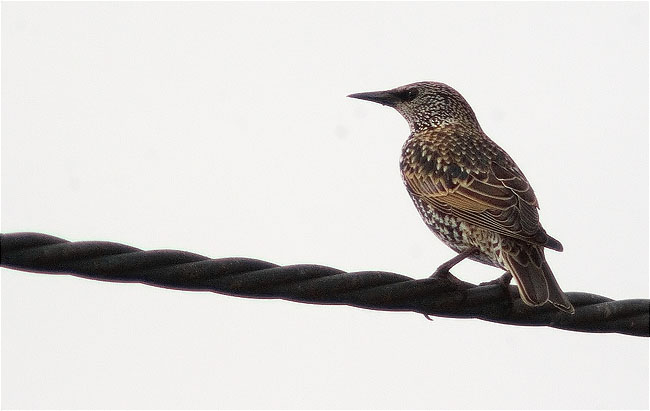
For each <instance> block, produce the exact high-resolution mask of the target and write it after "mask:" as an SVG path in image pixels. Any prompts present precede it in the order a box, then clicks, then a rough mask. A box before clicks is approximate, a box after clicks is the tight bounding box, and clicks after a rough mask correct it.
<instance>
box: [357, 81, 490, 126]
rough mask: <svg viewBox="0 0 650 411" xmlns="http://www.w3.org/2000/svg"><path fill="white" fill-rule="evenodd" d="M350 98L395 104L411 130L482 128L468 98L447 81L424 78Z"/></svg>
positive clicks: (388, 104)
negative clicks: (419, 80) (454, 127)
mask: <svg viewBox="0 0 650 411" xmlns="http://www.w3.org/2000/svg"><path fill="white" fill-rule="evenodd" d="M348 97H352V98H358V99H361V100H368V101H373V102H375V103H380V104H383V105H385V106H390V107H393V108H394V109H395V110H397V111H399V113H400V114H401V115H402V116H403V117H404V118H405V119H406V121H407V122H408V123H409V127H410V128H411V132H413V133H415V132H418V131H422V130H426V129H431V128H436V127H444V126H447V125H451V124H458V125H462V126H465V127H473V128H477V129H478V130H480V129H481V127H480V126H479V124H478V121H477V120H476V116H475V115H474V111H473V110H472V108H471V107H470V106H469V104H467V101H465V99H464V98H463V96H461V95H460V93H459V92H457V91H456V90H454V89H453V88H451V87H449V86H448V85H446V84H443V83H436V82H433V81H421V82H419V83H413V84H407V85H405V86H400V87H397V88H394V89H391V90H385V91H371V92H367V93H355V94H350V95H349V96H348Z"/></svg>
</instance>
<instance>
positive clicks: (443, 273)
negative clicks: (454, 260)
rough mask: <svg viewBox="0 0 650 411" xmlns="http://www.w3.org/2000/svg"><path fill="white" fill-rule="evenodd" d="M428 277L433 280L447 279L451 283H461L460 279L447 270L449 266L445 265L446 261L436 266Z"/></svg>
mask: <svg viewBox="0 0 650 411" xmlns="http://www.w3.org/2000/svg"><path fill="white" fill-rule="evenodd" d="M429 278H431V279H434V280H443V281H448V282H450V283H452V284H461V283H462V281H461V280H459V279H458V278H457V277H456V276H454V275H453V274H452V273H450V272H449V268H448V267H446V263H445V264H443V265H441V266H440V267H438V268H436V271H434V272H433V274H431V276H429Z"/></svg>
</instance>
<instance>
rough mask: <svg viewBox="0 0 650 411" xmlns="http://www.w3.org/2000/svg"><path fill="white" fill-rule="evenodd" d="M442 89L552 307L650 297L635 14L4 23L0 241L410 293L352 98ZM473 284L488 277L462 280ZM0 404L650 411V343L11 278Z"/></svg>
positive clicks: (254, 12) (401, 131) (385, 114)
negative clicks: (348, 279) (508, 167)
mask: <svg viewBox="0 0 650 411" xmlns="http://www.w3.org/2000/svg"><path fill="white" fill-rule="evenodd" d="M421 80H434V81H441V82H444V83H447V84H449V85H451V86H453V87H454V88H456V89H457V90H458V91H459V92H460V93H461V94H463V96H465V98H466V99H467V100H468V102H469V103H470V104H471V105H472V107H473V108H474V110H475V112H476V114H477V116H478V119H479V121H480V123H481V125H482V127H483V129H484V130H485V131H486V133H487V134H488V135H489V136H490V137H491V138H492V139H493V140H495V141H496V142H497V143H498V144H500V145H501V146H502V147H503V148H504V149H506V150H507V151H508V152H509V153H510V155H511V156H512V157H513V158H514V159H515V160H516V161H517V163H518V164H519V166H520V168H521V169H522V170H523V171H524V173H525V174H526V176H527V177H528V179H529V180H530V182H531V183H532V185H533V187H534V189H535V192H536V194H537V196H538V198H539V201H540V205H541V210H540V218H541V221H542V223H543V225H544V226H545V228H546V229H547V231H548V232H549V233H550V234H552V235H553V236H554V237H556V238H558V239H559V240H560V241H562V243H563V244H564V249H565V251H564V252H563V253H557V252H553V251H550V252H548V253H547V255H548V260H549V263H550V265H551V267H552V268H553V270H554V272H555V274H556V276H557V278H558V281H559V283H560V284H561V286H562V288H563V289H564V290H565V291H585V292H591V293H595V294H600V295H605V296H608V297H611V298H615V299H625V298H648V295H649V293H648V135H649V132H648V108H649V107H648V5H647V3H582V2H581V3H569V4H565V3H560V4H557V3H543V4H542V3H501V4H493V3H461V4H456V3H454V4H451V3H346V4H340V3H303V4H296V3H282V4H278V3H265V4H255V3H243V4H242V3H236V4H234V3H192V4H175V3H64V4H57V3H48V4H43V3H6V2H3V4H2V158H1V160H2V165H1V171H2V207H1V211H2V217H1V223H2V232H5V233H8V232H16V231H36V232H42V233H47V234H51V235H56V236H59V237H62V238H65V239H68V240H107V241H116V242H121V243H125V244H129V245H132V246H135V247H139V248H143V249H161V248H173V249H181V250H187V251H192V252H195V253H199V254H203V255H206V256H209V257H214V258H217V257H231V256H245V257H252V258H259V259H264V260H267V261H271V262H274V263H277V264H297V263H316V264H324V265H329V266H333V267H336V268H339V269H343V270H346V271H358V270H385V271H392V272H397V273H401V274H405V275H409V276H412V277H415V278H424V277H426V276H428V275H429V274H430V273H431V272H432V271H433V270H434V269H435V267H437V266H438V265H439V264H440V263H442V262H443V261H445V260H447V259H448V258H450V257H452V256H453V255H454V253H453V252H452V251H451V250H450V249H449V248H447V247H446V246H445V245H443V244H442V243H441V242H440V241H439V240H437V239H436V238H435V237H434V236H433V234H431V233H430V232H429V231H428V229H427V228H426V226H425V225H424V223H423V222H422V221H421V220H420V217H419V216H418V214H417V212H416V210H415V208H414V207H413V205H412V203H411V200H410V199H409V197H408V195H407V193H406V190H405V189H404V187H403V184H402V182H401V178H400V173H399V167H398V160H399V156H400V150H401V146H402V144H403V142H404V140H405V138H406V137H407V136H408V126H407V124H406V122H405V121H404V120H403V119H402V118H401V117H400V116H399V114H398V113H397V112H395V111H393V110H391V109H389V108H385V107H381V106H379V105H374V104H371V103H368V102H363V101H359V100H353V99H349V98H346V97H345V96H346V95H347V94H350V93H353V92H361V91H369V90H380V89H387V88H392V87H395V86H399V85H402V84H407V83H411V82H414V81H421ZM453 272H454V273H455V274H456V275H458V276H459V277H461V278H463V279H464V280H467V281H470V282H475V283H477V282H481V281H487V280H490V279H493V278H496V277H497V276H499V275H500V274H501V271H499V270H497V269H494V268H491V267H487V266H483V265H481V264H479V263H476V262H472V261H465V262H463V263H461V264H460V265H459V266H457V267H456V268H455V269H454V270H453ZM1 279H2V290H1V295H2V407H3V408H261V407H263V408H619V409H621V408H648V406H649V403H648V385H649V378H648V360H649V354H648V340H647V339H644V338H638V337H630V336H623V335H593V334H581V333H574V332H568V331H562V330H556V329H550V328H527V327H514V326H506V325H499V324H492V323H487V322H482V321H479V320H458V319H443V318H436V319H435V320H434V321H433V322H429V321H426V320H425V319H424V318H423V316H421V315H418V314H415V313H390V312H373V311H368V310H361V309H357V308H352V307H338V306H311V305H304V304H298V303H292V302H286V301H279V300H251V299H241V298H235V297H228V296H222V295H217V294H212V293H207V292H201V293H192V292H182V291H171V290H166V289H159V288H154V287H149V286H144V285H140V284H112V283H103V282H98V281H91V280H85V279H79V278H75V277H71V276H50V275H43V274H31V273H24V272H19V271H13V270H6V269H3V270H2V276H1Z"/></svg>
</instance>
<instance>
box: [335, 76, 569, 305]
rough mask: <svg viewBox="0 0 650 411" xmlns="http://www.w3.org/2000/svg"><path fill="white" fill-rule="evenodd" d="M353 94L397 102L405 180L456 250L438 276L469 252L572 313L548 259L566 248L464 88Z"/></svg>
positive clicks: (528, 298) (534, 299)
mask: <svg viewBox="0 0 650 411" xmlns="http://www.w3.org/2000/svg"><path fill="white" fill-rule="evenodd" d="M348 97H353V98H358V99H362V100H368V101H372V102H376V103H380V104H383V105H386V106H389V107H393V108H394V109H396V110H397V111H398V112H399V113H400V114H401V115H402V116H403V117H404V118H405V119H406V121H407V122H408V124H409V127H410V129H411V134H410V136H409V137H408V139H407V140H406V143H405V144H404V147H403V148H402V156H401V158H400V168H401V171H402V178H403V180H404V184H405V185H406V188H407V190H408V192H409V194H410V195H411V199H412V200H413V203H414V204H415V207H416V208H417V209H418V211H419V213H420V215H421V216H422V219H423V220H424V222H425V223H426V224H427V226H428V227H429V228H430V229H431V231H433V233H434V234H435V235H436V236H437V237H438V238H439V239H440V240H442V241H443V242H444V243H445V244H447V245H448V246H449V247H451V248H452V249H453V250H454V251H456V252H457V253H458V255H457V256H456V257H454V258H452V259H451V260H449V261H447V262H446V263H444V264H442V265H441V266H440V267H439V268H438V269H437V270H436V272H435V273H434V274H433V276H436V275H448V274H449V269H450V268H451V267H453V266H454V265H455V264H457V263H458V262H460V261H462V260H463V259H465V258H471V259H473V260H476V261H479V262H481V263H484V264H488V265H492V266H495V267H499V268H502V269H505V270H507V271H508V272H509V273H510V274H512V275H513V276H514V278H515V280H516V281H517V284H518V285H519V294H520V296H521V299H522V300H523V301H524V302H525V303H526V304H528V305H530V306H541V305H544V304H545V303H546V302H550V303H551V304H552V305H553V306H555V307H557V308H558V309H560V310H562V311H566V312H569V313H573V312H574V308H573V306H572V305H571V303H570V302H569V300H568V298H567V297H566V295H565V294H564V293H563V292H562V290H561V289H560V286H559V285H558V283H557V281H556V280H555V277H554V276H553V272H552V271H551V268H550V267H549V265H548V264H547V262H546V258H545V257H544V249H545V248H550V249H552V250H556V251H562V244H561V243H560V242H559V241H558V240H556V239H554V238H553V237H551V236H550V235H549V234H547V233H546V231H545V230H544V229H543V228H542V226H541V224H540V222H539V215H538V212H537V209H538V208H539V205H538V202H537V198H536V197H535V193H534V192H533V189H532V187H531V186H530V184H529V183H528V180H527V179H526V177H525V176H524V174H523V173H522V172H521V170H520V169H519V167H518V166H517V164H515V162H514V161H513V160H512V158H511V157H510V156H509V155H508V154H507V153H506V152H505V151H504V150H503V149H502V148H501V147H499V146H498V145H497V144H496V143H495V142H494V141H492V140H491V139H490V138H489V137H488V136H487V135H486V134H485V133H484V132H483V130H482V129H481V126H480V125H479V123H478V120H477V119H476V115H475V114H474V111H473V110H472V108H471V107H470V105H469V104H468V103H467V101H466V100H465V99H464V98H463V96H461V95H460V93H458V92H457V91H456V90H454V89H453V88H451V87H449V86H448V85H446V84H443V83H436V82H428V81H427V82H419V83H413V84H408V85H406V86H401V87H397V88H395V89H392V90H386V91H376V92H368V93H357V94H351V95H349V96H348Z"/></svg>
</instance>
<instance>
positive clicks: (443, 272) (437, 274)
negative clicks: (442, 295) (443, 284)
mask: <svg viewBox="0 0 650 411" xmlns="http://www.w3.org/2000/svg"><path fill="white" fill-rule="evenodd" d="M477 252H478V248H476V247H472V248H468V249H467V250H465V251H463V252H462V253H460V254H458V255H457V256H456V257H454V258H452V259H450V260H449V261H447V262H445V263H442V264H440V267H438V268H436V271H434V272H433V274H431V276H430V277H429V278H444V279H447V280H449V281H451V282H456V283H460V282H462V281H460V280H459V279H458V278H456V277H454V276H453V275H452V274H451V273H450V272H449V270H451V268H452V267H453V266H455V265H456V264H458V263H460V262H461V261H463V260H464V259H466V258H467V257H469V256H471V255H472V254H475V253H477Z"/></svg>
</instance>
